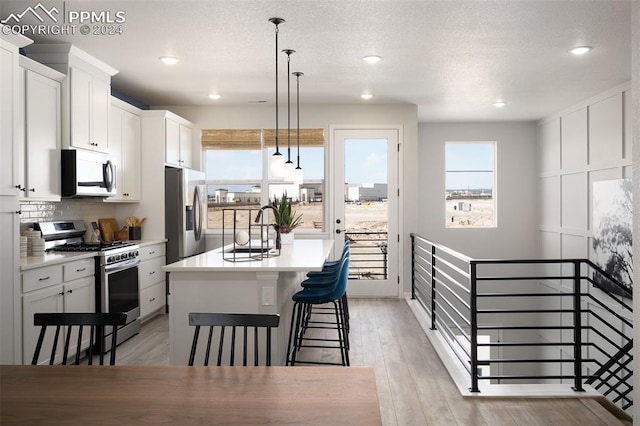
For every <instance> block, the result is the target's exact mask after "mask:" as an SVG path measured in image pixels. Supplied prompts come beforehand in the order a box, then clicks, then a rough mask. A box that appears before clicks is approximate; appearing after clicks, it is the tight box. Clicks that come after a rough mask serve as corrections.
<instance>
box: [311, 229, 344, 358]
mask: <svg viewBox="0 0 640 426" xmlns="http://www.w3.org/2000/svg"><path fill="white" fill-rule="evenodd" d="M350 255H351V251H350V244H349V241H348V240H347V241H346V242H345V244H344V248H343V249H342V255H341V257H340V259H339V260H336V261H330V262H325V265H329V266H324V267H323V268H322V271H312V272H309V273H308V274H307V276H308V277H309V278H307V279H306V280H304V281H303V282H302V283H301V284H300V285H301V286H302V287H303V288H306V289H318V288H323V287H324V288H326V287H332V286H334V285H335V281H336V279H337V277H338V274H339V273H340V267H341V265H342V262H343V261H344V259H345V258H346V257H349V256H350ZM341 303H342V309H343V310H344V313H345V315H344V316H345V328H346V330H347V333H348V332H349V300H348V298H347V292H346V291H345V293H344V295H343V296H342V299H341ZM331 309H333V308H331V307H324V306H316V307H312V306H311V305H309V306H307V311H306V312H305V314H304V318H305V327H306V326H308V324H309V322H310V318H311V315H312V313H313V312H314V311H315V312H316V313H324V311H326V310H331ZM316 323H321V322H320V321H316ZM347 347H348V340H347Z"/></svg>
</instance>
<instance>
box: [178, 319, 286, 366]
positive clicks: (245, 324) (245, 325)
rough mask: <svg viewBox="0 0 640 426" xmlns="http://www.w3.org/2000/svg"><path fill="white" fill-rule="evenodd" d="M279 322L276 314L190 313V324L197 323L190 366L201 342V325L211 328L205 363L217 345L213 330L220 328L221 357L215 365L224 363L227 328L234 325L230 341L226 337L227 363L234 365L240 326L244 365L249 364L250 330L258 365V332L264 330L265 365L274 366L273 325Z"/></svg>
mask: <svg viewBox="0 0 640 426" xmlns="http://www.w3.org/2000/svg"><path fill="white" fill-rule="evenodd" d="M279 323H280V315H277V314H223V313H195V312H194V313H190V314H189V325H191V326H195V331H194V334H193V343H192V344H191V354H190V356H189V365H193V363H194V361H195V356H196V349H197V345H198V337H199V335H200V327H202V326H205V327H209V336H208V338H207V345H206V350H205V354H204V365H209V358H210V355H211V346H212V345H213V344H216V343H215V342H214V329H215V328H217V329H218V331H217V333H216V335H217V339H216V340H217V344H216V345H217V350H218V360H217V363H216V365H218V366H220V365H222V362H223V354H224V352H223V347H224V345H225V329H226V327H231V336H230V341H229V338H227V339H226V340H227V344H228V348H229V349H228V354H229V358H228V362H229V365H231V366H232V365H234V364H235V355H236V333H237V330H238V329H239V330H240V332H239V334H242V336H241V337H240V338H242V365H243V366H246V365H247V357H248V354H247V352H248V347H249V340H248V336H249V334H250V331H252V334H253V354H254V355H253V360H254V361H253V363H254V365H260V364H259V353H260V349H259V346H260V345H259V340H260V339H259V333H258V330H260V329H264V335H265V338H264V341H265V346H266V348H265V350H264V353H265V355H264V358H265V365H267V366H270V365H271V333H272V331H273V329H274V328H276V327H278V324H279Z"/></svg>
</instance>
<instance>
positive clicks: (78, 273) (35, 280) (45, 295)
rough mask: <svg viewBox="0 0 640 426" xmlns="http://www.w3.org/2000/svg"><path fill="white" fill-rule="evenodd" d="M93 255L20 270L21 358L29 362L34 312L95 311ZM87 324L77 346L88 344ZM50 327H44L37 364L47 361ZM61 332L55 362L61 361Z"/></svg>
mask: <svg viewBox="0 0 640 426" xmlns="http://www.w3.org/2000/svg"><path fill="white" fill-rule="evenodd" d="M94 270H95V266H94V260H93V258H89V259H82V260H78V261H73V262H68V263H65V264H60V265H54V266H47V267H43V268H38V269H33V270H29V271H26V272H23V274H22V289H23V295H22V358H23V359H22V361H23V363H24V364H30V363H31V360H32V358H33V353H34V351H35V348H36V344H37V342H38V335H39V334H40V328H41V327H36V326H34V325H33V316H34V314H36V313H49V312H95V277H94ZM89 331H90V330H89V328H88V327H86V328H85V329H84V330H83V331H82V343H81V348H82V349H83V350H84V349H87V348H88V347H89V344H90V333H89ZM53 336H54V330H47V336H46V339H45V341H44V343H43V346H42V347H43V349H42V351H41V353H40V358H39V359H38V363H39V364H48V363H49V353H50V350H51V348H52V345H53ZM63 338H66V336H62V338H59V340H58V353H57V354H56V359H55V361H54V362H55V363H60V362H62V346H63V344H64V341H63ZM77 341H78V336H77V334H76V332H75V331H74V334H72V335H71V340H70V342H71V343H70V345H69V354H73V355H75V350H76V346H77Z"/></svg>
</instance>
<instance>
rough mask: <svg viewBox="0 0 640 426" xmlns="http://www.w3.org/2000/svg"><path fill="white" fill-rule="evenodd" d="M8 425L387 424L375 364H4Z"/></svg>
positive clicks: (4, 421) (2, 405) (0, 394)
mask: <svg viewBox="0 0 640 426" xmlns="http://www.w3.org/2000/svg"><path fill="white" fill-rule="evenodd" d="M0 424H1V425H3V426H7V425H14V424H20V425H148V424H164V425H215V424H224V425H234V424H235V425H250V424H273V425H287V424H289V425H320V424H322V425H380V424H381V418H380V407H379V402H378V393H377V390H376V381H375V376H374V371H373V368H371V367H348V368H345V367H306V366H305V367H201V366H200V367H195V366H194V367H184V366H83V365H80V366H31V365H2V366H0Z"/></svg>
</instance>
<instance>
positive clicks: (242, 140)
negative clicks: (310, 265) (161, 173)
mask: <svg viewBox="0 0 640 426" xmlns="http://www.w3.org/2000/svg"><path fill="white" fill-rule="evenodd" d="M283 132H285V133H283ZM294 135H295V136H294ZM256 136H258V137H259V138H260V139H259V140H258V141H255V140H253V139H255V138H256ZM274 136H275V130H273V129H203V130H202V131H201V143H202V145H201V151H202V153H203V155H202V157H203V163H204V170H205V171H206V170H207V151H216V150H224V149H236V150H243V149H252V148H253V149H254V150H257V149H256V148H257V146H258V144H259V146H260V148H258V149H259V150H260V151H261V156H262V159H261V163H262V178H261V179H246V180H240V179H210V178H208V177H207V178H206V179H205V186H207V194H208V187H209V186H211V185H215V186H224V185H259V186H260V198H261V205H264V204H265V203H269V202H270V201H271V198H270V196H269V192H270V191H269V189H270V186H271V185H278V184H282V183H283V182H282V179H275V178H271V177H270V176H269V154H270V153H269V149H273V147H274V146H275V143H271V142H270V140H273V139H274ZM286 136H287V134H286V130H280V139H281V140H283V139H282V138H283V137H284V138H285V139H284V140H286ZM294 137H295V144H296V148H297V142H298V141H297V130H295V131H294V130H292V131H291V140H292V141H293V140H294ZM225 138H227V139H225ZM320 140H322V143H319V141H320ZM227 141H229V142H228V144H227V143H226V142H227ZM256 142H257V144H256ZM221 144H225V145H226V146H224V147H222V146H221ZM292 145H293V142H292ZM306 147H321V148H322V149H323V158H324V160H323V161H324V164H325V166H324V168H323V169H324V177H323V180H324V192H325V193H323V201H322V219H323V221H322V228H315V227H310V228H307V227H305V228H297V229H296V234H299V235H301V236H302V237H303V238H304V236H305V235H306V236H312V237H320V236H323V237H324V236H326V235H328V231H327V225H328V217H327V203H326V196H327V194H326V192H327V167H326V165H327V144H326V140H325V139H324V129H300V148H306ZM282 149H283V147H282V144H281V147H280V150H281V152H282ZM293 149H294V147H293V146H292V150H293ZM285 150H286V148H285ZM207 196H208V195H207ZM264 200H266V201H264ZM207 220H208V211H207ZM206 233H207V234H212V235H221V234H222V228H207V229H206Z"/></svg>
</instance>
